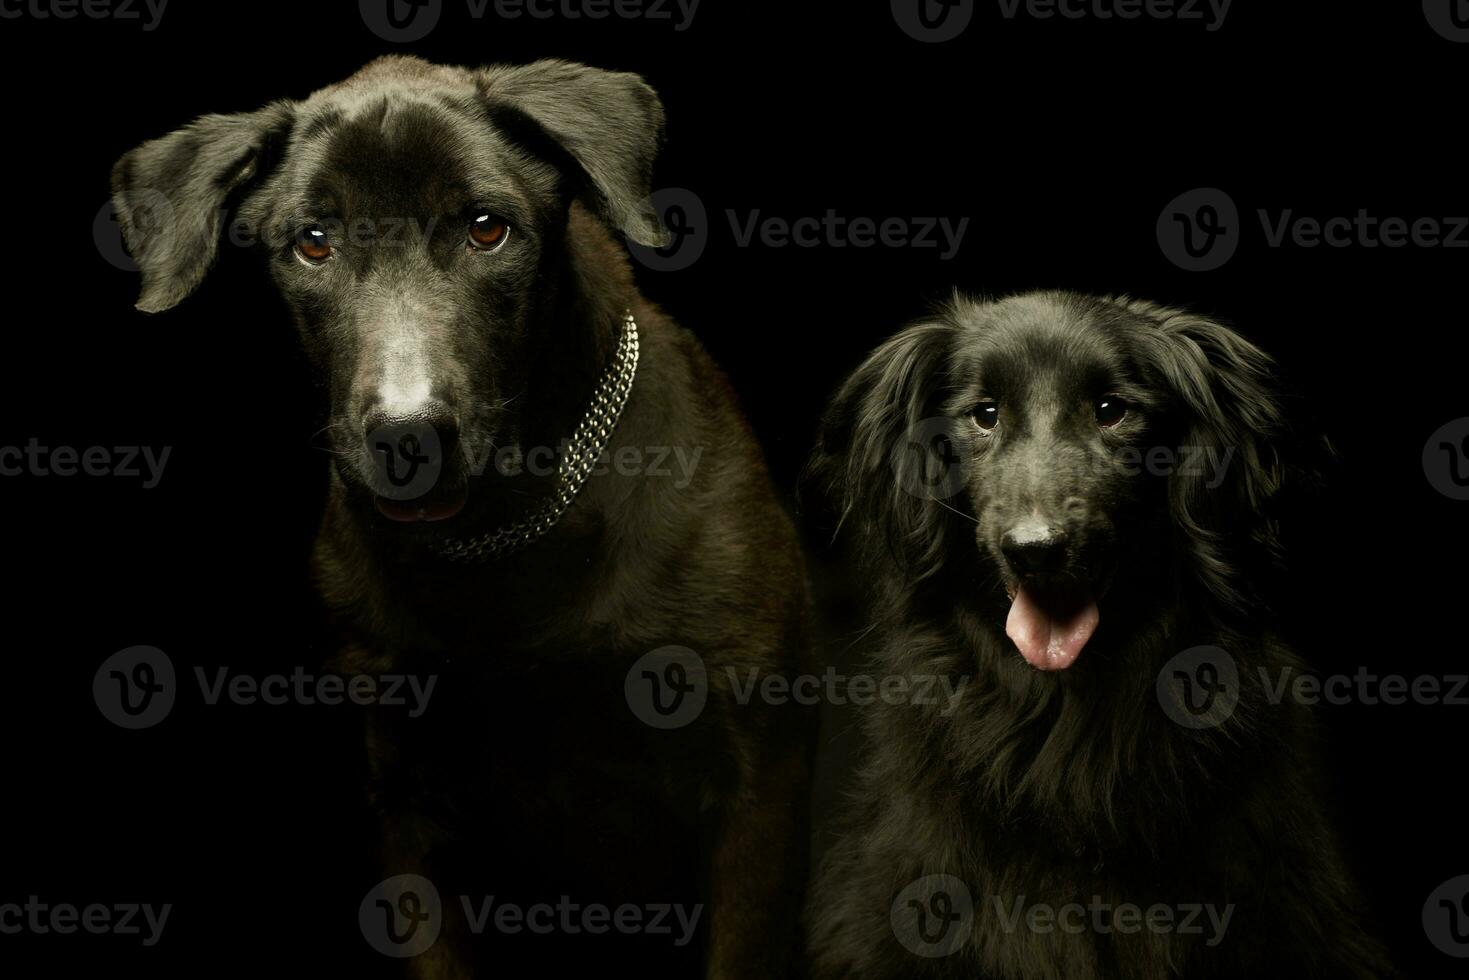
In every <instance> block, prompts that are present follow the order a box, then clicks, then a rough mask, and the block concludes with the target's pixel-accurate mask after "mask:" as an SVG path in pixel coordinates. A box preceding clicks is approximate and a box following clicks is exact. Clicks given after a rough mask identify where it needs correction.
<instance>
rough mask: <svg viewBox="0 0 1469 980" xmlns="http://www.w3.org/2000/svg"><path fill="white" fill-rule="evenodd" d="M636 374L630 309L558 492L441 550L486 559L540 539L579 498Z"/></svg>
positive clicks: (453, 557)
mask: <svg viewBox="0 0 1469 980" xmlns="http://www.w3.org/2000/svg"><path fill="white" fill-rule="evenodd" d="M637 373H638V324H637V321H636V320H634V319H633V316H632V312H631V311H628V312H626V313H624V314H623V316H622V335H621V336H620V337H619V338H618V340H617V353H616V354H614V355H613V358H612V365H611V366H610V367H609V368H608V369H607V372H606V373H605V374H603V375H602V379H601V381H599V382H598V383H597V391H596V394H595V395H593V396H592V405H591V407H590V408H588V409H587V413H586V414H585V415H583V416H582V420H581V423H580V424H579V425H577V427H576V431H575V432H573V433H572V436H571V441H570V443H569V444H568V445H567V447H566V453H565V455H563V456H562V457H561V462H560V465H559V466H558V467H557V471H556V492H555V493H554V494H552V495H551V498H550V499H549V500H547V501H546V502H545V503H544V504H542V505H541V506H540V507H538V508H536V509H535V510H534V511H532V512H531V513H530V514H529V515H528V516H526V517H523V518H521V519H520V520H518V521H516V522H515V523H514V524H508V525H506V526H504V527H501V528H498V529H496V530H494V531H489V532H487V533H485V534H481V535H477V536H476V537H472V538H449V539H448V540H447V541H445V542H444V543H443V544H441V545H438V546H437V551H438V553H439V554H440V555H441V556H443V557H444V558H447V559H449V560H450V561H457V562H465V563H471V562H482V561H488V560H490V559H491V558H501V557H504V556H505V555H508V554H511V553H513V552H516V551H519V550H520V549H521V548H524V547H525V546H526V545H528V544H530V543H531V542H532V541H535V540H536V539H538V538H540V537H542V536H543V535H545V534H546V532H548V531H550V530H551V528H553V527H555V526H556V522H557V521H559V520H561V516H562V515H563V514H565V513H566V511H567V509H568V508H570V507H571V504H572V502H573V501H574V500H576V495H577V494H578V493H579V492H580V491H581V488H582V486H583V485H584V484H585V483H586V482H587V477H589V476H591V473H592V467H593V466H595V465H596V463H597V460H598V459H600V458H601V457H602V453H603V452H604V451H606V449H607V443H608V441H609V440H611V438H612V433H613V432H614V431H616V429H617V420H618V419H620V418H621V417H622V409H623V407H624V406H626V405H627V396H628V395H629V394H631V393H632V383H633V378H634V377H636V375H637Z"/></svg>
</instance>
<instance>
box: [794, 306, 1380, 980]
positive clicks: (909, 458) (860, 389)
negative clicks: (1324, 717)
mask: <svg viewBox="0 0 1469 980" xmlns="http://www.w3.org/2000/svg"><path fill="white" fill-rule="evenodd" d="M1272 388H1273V385H1272V383H1271V364H1270V361H1269V359H1268V358H1267V357H1266V356H1265V355H1264V354H1263V353H1261V351H1259V350H1258V349H1256V348H1255V347H1254V346H1252V345H1251V344H1249V343H1248V342H1246V341H1245V340H1244V339H1242V338H1241V337H1240V336H1239V335H1238V334H1236V333H1234V332H1232V331H1230V330H1228V329H1226V328H1224V327H1222V326H1220V325H1218V324H1217V323H1213V322H1210V321H1209V320H1206V319H1203V318H1200V317H1197V316H1191V315H1189V314H1187V313H1183V312H1180V311H1177V310H1171V309H1164V308H1161V307H1158V306H1156V305H1153V304H1150V303H1144V302H1136V301H1131V300H1128V299H1118V298H1106V299H1098V298H1091V297H1086V296H1080V295H1075V294H1069V293H1060V292H1056V293H1037V294H1029V295H1023V296H1018V297H1014V298H1010V299H1006V300H1003V301H1000V302H971V301H967V300H956V301H955V302H954V304H953V305H952V306H951V307H950V308H949V309H947V310H945V311H944V312H943V313H942V314H941V315H940V316H938V317H936V318H935V319H934V320H933V321H932V322H928V323H922V324H919V325H916V326H913V327H910V328H909V329H907V330H905V331H903V332H902V333H900V334H898V335H897V336H896V337H894V338H893V339H892V340H890V341H888V342H887V343H885V344H884V345H883V346H882V347H880V348H879V349H878V350H877V351H876V352H874V353H873V354H872V355H871V356H870V357H869V358H868V359H867V361H866V362H865V363H864V364H863V365H862V366H861V367H860V368H859V369H858V370H857V372H856V373H855V375H854V376H853V377H852V378H851V379H850V380H849V381H848V382H847V383H846V385H845V386H844V388H843V389H842V391H841V392H840V394H839V395H838V396H837V398H836V400H835V403H834V405H833V406H832V408H831V409H830V412H829V415H828V417H827V420H826V427H825V430H824V434H823V437H822V442H821V445H820V448H819V451H818V453H817V457H816V459H815V461H814V463H813V470H812V475H813V477H814V479H815V480H816V481H817V483H816V486H818V487H820V488H821V490H823V491H825V492H826V493H829V494H830V495H831V499H832V501H833V502H834V503H835V505H836V506H837V508H838V509H839V511H840V518H841V525H840V527H841V533H842V534H845V535H848V536H850V538H851V539H852V540H853V543H854V544H855V545H856V547H857V550H858V557H859V560H860V561H861V563H862V567H863V569H864V570H865V571H866V572H867V573H868V574H869V575H870V576H871V577H872V579H873V580H874V581H875V583H876V586H875V599H874V603H875V607H876V608H875V616H874V618H875V626H876V630H875V632H876V635H877V636H879V637H880V642H881V646H880V649H881V654H880V658H879V660H880V666H879V670H880V671H882V672H883V673H885V674H892V675H897V676H898V677H901V678H905V679H918V678H934V677H937V678H941V679H942V680H943V681H944V684H945V685H947V687H945V686H944V685H934V686H931V687H929V688H928V689H930V690H952V691H958V694H957V695H956V696H955V697H953V698H951V699H948V700H946V701H945V700H944V699H937V700H938V701H939V703H930V704H912V705H899V704H897V703H893V702H883V703H881V704H879V705H878V706H877V707H876V708H875V709H874V710H873V712H872V714H871V715H869V717H868V718H867V725H866V728H867V735H868V740H869V743H870V745H869V749H868V753H869V754H868V756H867V759H866V763H865V765H864V767H863V771H862V772H861V775H860V784H859V786H858V789H857V793H856V799H857V805H856V806H855V808H854V811H853V812H852V813H851V814H850V823H849V826H847V827H846V828H845V836H844V837H843V838H842V839H841V841H840V842H839V843H838V844H837V845H836V847H835V850H834V851H833V852H832V853H831V855H830V856H829V858H828V860H827V861H825V862H824V865H823V868H822V870H821V873H820V875H819V878H818V883H817V885H816V887H815V888H814V889H813V894H812V898H811V904H810V906H809V915H810V919H811V923H812V932H813V938H812V944H813V948H814V955H815V958H816V961H817V965H818V970H817V974H818V976H820V977H833V978H834V977H864V978H890V977H919V976H948V977H973V976H984V977H996V978H1000V977H1004V978H1015V980H1021V978H1023V980H1042V978H1057V980H1061V978H1064V980H1081V978H1086V977H1114V978H1116V977H1123V978H1139V980H1142V978H1147V980H1152V978H1156V980H1164V978H1173V977H1188V978H1196V977H1220V978H1224V977H1228V978H1241V977H1266V976H1282V977H1284V976H1291V977H1335V976H1352V977H1373V976H1382V975H1384V974H1386V973H1388V972H1390V971H1389V969H1388V967H1387V966H1386V965H1385V963H1384V960H1383V958H1382V955H1381V953H1380V951H1379V950H1378V948H1377V946H1376V945H1375V943H1374V942H1373V941H1372V940H1370V939H1368V938H1365V937H1364V936H1363V935H1362V933H1361V931H1360V926H1359V924H1358V899H1357V896H1356V895H1355V894H1354V892H1353V890H1352V886H1351V885H1350V884H1349V883H1348V876H1347V875H1346V873H1345V872H1344V869H1343V867H1342V862H1341V859H1340V858H1339V856H1338V853H1337V849H1336V846H1335V844H1334V843H1333V835H1332V831H1331V829H1330V821H1329V820H1328V819H1327V815H1326V813H1325V812H1324V805H1323V801H1322V794H1321V787H1320V785H1319V778H1320V772H1319V765H1318V763H1317V761H1316V750H1315V749H1314V748H1313V734H1312V727H1311V723H1310V721H1309V719H1308V718H1307V717H1306V716H1305V709H1304V708H1303V707H1301V706H1300V705H1297V704H1294V703H1292V702H1291V701H1289V699H1287V700H1285V701H1283V702H1280V703H1271V702H1270V700H1269V699H1268V698H1267V688H1266V687H1265V686H1264V684H1263V682H1262V678H1265V677H1268V678H1270V679H1271V682H1272V683H1274V682H1276V681H1278V679H1279V678H1280V677H1282V676H1291V675H1290V674H1285V673H1284V672H1285V671H1287V670H1293V671H1296V672H1299V669H1300V663H1299V661H1298V660H1297V659H1296V658H1295V656H1294V655H1293V654H1292V653H1291V652H1290V651H1289V650H1287V649H1285V648H1283V647H1282V645H1281V643H1280V641H1279V640H1278V638H1277V637H1276V636H1274V635H1272V633H1271V631H1270V628H1269V627H1268V626H1267V625H1266V623H1265V622H1264V621H1263V620H1264V618H1265V617H1264V616H1263V614H1262V612H1261V605H1260V597H1259V596H1258V595H1257V594H1256V593H1255V589H1254V588H1253V585H1252V583H1254V582H1256V581H1258V580H1259V578H1258V575H1257V574H1256V571H1257V570H1258V569H1261V568H1264V567H1267V566H1268V565H1269V564H1270V563H1271V562H1272V557H1271V554H1270V553H1271V552H1272V551H1273V550H1274V549H1275V548H1276V544H1277V541H1278V535H1277V530H1276V528H1275V526H1274V523H1273V521H1272V519H1271V518H1270V516H1269V508H1270V503H1271V500H1272V498H1275V497H1276V496H1277V491H1278V490H1279V489H1280V485H1281V481H1282V476H1283V474H1284V473H1285V469H1284V468H1283V466H1282V458H1281V453H1280V452H1279V451H1278V447H1279V445H1280V442H1279V440H1280V439H1281V438H1283V437H1284V434H1285V431H1286V430H1285V424H1284V421H1283V418H1282V413H1281V409H1280V407H1279V404H1278V401H1277V398H1276V397H1275V396H1274V395H1273V393H1272ZM1154 447H1156V448H1154ZM1165 667H1166V669H1165ZM1160 672H1161V677H1162V678H1163V682H1162V683H1159V678H1160ZM965 681H967V682H968V683H964V682H965ZM913 689H915V690H916V689H920V687H919V686H918V685H914V687H913ZM915 700H916V699H915ZM928 700H930V701H934V700H935V699H928ZM1277 700H1278V699H1277Z"/></svg>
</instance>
